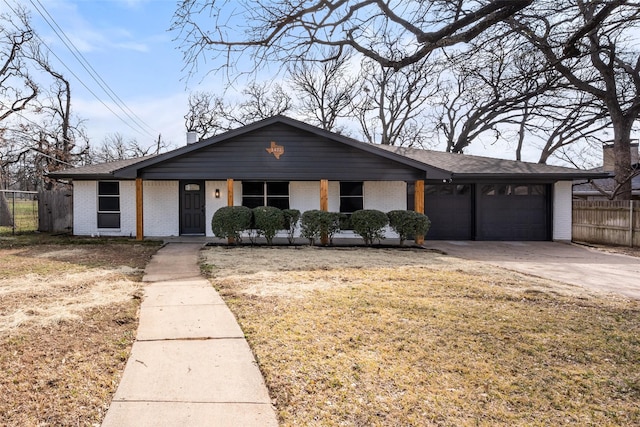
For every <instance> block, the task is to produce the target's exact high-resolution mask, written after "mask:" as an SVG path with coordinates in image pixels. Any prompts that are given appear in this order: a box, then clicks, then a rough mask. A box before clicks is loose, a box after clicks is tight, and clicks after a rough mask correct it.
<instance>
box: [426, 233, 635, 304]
mask: <svg viewBox="0 0 640 427" xmlns="http://www.w3.org/2000/svg"><path fill="white" fill-rule="evenodd" d="M424 246H425V247H427V248H431V249H438V250H440V251H443V252H445V253H446V254H448V255H452V256H455V257H460V258H465V259H469V260H474V261H482V262H486V263H488V264H493V265H497V266H499V267H503V268H507V269H510V270H514V271H518V272H521V273H525V274H530V275H533V276H538V277H542V278H545V279H551V280H554V281H558V282H562V283H568V284H570V285H575V286H581V287H584V288H587V289H590V290H594V291H598V292H605V293H614V294H618V295H622V296H625V297H629V298H634V299H640V258H636V257H632V256H627V255H619V254H611V253H606V252H602V251H599V250H597V249H594V248H589V247H586V246H581V245H576V244H570V243H558V242H471V241H465V242H455V241H435V240H432V241H426V242H425V245H424Z"/></svg>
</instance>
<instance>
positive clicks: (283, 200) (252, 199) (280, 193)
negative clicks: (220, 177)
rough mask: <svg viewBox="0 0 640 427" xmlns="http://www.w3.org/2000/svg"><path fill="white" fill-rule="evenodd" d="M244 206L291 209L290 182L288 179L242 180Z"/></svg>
mask: <svg viewBox="0 0 640 427" xmlns="http://www.w3.org/2000/svg"><path fill="white" fill-rule="evenodd" d="M242 206H246V207H248V208H252V209H253V208H256V207H258V206H273V207H276V208H279V209H289V183H288V182H287V181H267V182H264V181H242Z"/></svg>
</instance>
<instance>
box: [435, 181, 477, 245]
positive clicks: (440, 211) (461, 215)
mask: <svg viewBox="0 0 640 427" xmlns="http://www.w3.org/2000/svg"><path fill="white" fill-rule="evenodd" d="M471 190H472V186H471V185H469V184H462V185H451V184H436V185H425V187H424V211H425V214H426V215H427V216H428V217H429V219H430V220H431V228H430V229H429V232H428V233H427V239H430V240H471V239H472V223H473V208H472V206H473V203H472V191H471Z"/></svg>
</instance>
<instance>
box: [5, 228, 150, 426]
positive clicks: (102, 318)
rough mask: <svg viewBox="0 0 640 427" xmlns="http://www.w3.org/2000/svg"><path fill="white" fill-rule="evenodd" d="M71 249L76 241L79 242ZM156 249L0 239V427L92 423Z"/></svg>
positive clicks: (119, 361) (112, 385) (113, 376)
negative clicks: (3, 426)
mask: <svg viewBox="0 0 640 427" xmlns="http://www.w3.org/2000/svg"><path fill="white" fill-rule="evenodd" d="M80 242H81V243H80ZM158 247H159V244H158V243H153V244H150V243H144V244H140V243H136V242H134V241H125V240H124V239H122V240H95V239H94V241H93V242H91V243H89V242H86V241H83V240H81V239H73V238H56V237H53V236H48V235H44V234H28V235H16V236H15V237H13V236H12V238H8V239H1V240H0V259H2V262H1V263H0V392H1V393H2V399H0V425H25V426H26V425H99V424H100V422H101V420H102V418H103V417H104V414H105V411H106V409H107V407H108V406H109V403H110V401H111V396H112V394H113V393H114V392H115V389H116V387H117V385H118V383H119V378H120V375H121V372H122V370H123V369H124V364H125V362H126V360H127V357H128V355H129V351H130V348H131V345H132V342H133V339H134V337H135V332H136V329H137V309H138V305H139V304H138V302H139V297H138V296H139V292H140V286H141V285H140V283H139V281H140V279H141V277H142V271H143V270H142V269H143V268H144V266H145V265H146V263H147V262H148V260H149V259H150V257H151V255H152V254H153V253H154V252H155V251H156V250H157V249H158Z"/></svg>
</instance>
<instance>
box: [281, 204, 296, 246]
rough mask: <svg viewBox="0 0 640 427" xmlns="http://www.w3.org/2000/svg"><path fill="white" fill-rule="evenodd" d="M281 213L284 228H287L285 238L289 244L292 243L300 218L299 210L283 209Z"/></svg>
mask: <svg viewBox="0 0 640 427" xmlns="http://www.w3.org/2000/svg"><path fill="white" fill-rule="evenodd" d="M282 215H283V216H284V229H285V230H287V240H289V244H293V243H294V242H295V237H294V236H295V234H296V228H298V221H299V220H300V211H299V210H298V209H283V210H282Z"/></svg>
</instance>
